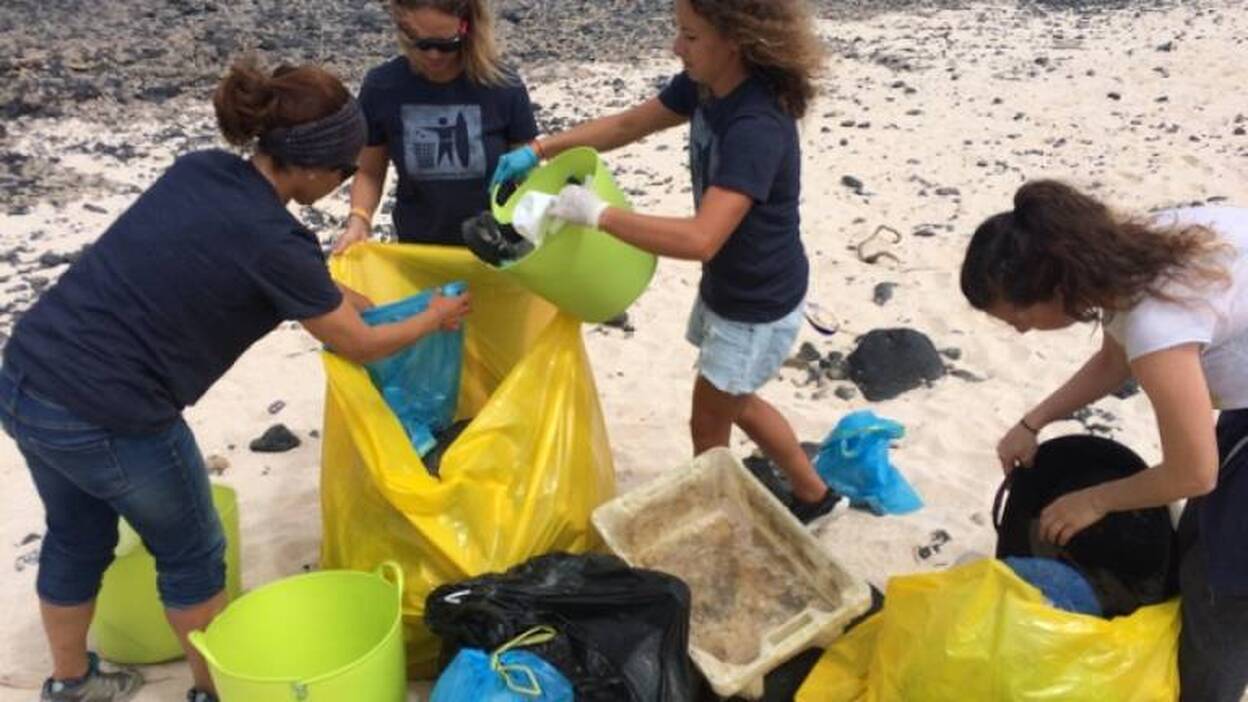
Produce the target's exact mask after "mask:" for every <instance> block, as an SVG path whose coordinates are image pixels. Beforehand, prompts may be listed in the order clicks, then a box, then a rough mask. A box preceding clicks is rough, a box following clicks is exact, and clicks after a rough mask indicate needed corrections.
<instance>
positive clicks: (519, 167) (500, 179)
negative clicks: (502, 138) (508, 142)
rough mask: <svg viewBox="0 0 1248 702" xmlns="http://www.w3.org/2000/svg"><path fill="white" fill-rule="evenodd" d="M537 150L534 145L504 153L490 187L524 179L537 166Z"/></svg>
mask: <svg viewBox="0 0 1248 702" xmlns="http://www.w3.org/2000/svg"><path fill="white" fill-rule="evenodd" d="M537 164H538V158H537V152H536V151H534V150H533V147H532V146H522V147H520V148H518V149H513V150H511V151H508V152H507V153H505V154H503V156H502V158H500V159H498V166H497V167H496V168H495V169H494V177H493V178H491V179H490V188H491V189H493V188H494V187H495V186H498V185H502V184H503V183H507V182H510V181H513V180H523V179H524V177H525V176H526V175H528V174H529V171H531V170H533V169H534V168H536V167H537Z"/></svg>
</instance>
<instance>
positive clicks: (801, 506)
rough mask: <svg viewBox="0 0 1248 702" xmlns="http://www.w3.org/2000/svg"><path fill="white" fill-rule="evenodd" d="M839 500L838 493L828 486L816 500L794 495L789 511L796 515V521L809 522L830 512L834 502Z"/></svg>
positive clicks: (834, 504)
mask: <svg viewBox="0 0 1248 702" xmlns="http://www.w3.org/2000/svg"><path fill="white" fill-rule="evenodd" d="M840 501H841V496H840V495H838V494H837V493H836V491H835V490H833V489H832V488H828V491H827V492H826V493H824V494H823V497H821V498H820V499H819V500H818V501H816V502H806V501H804V500H799V499H797V496H796V495H794V496H793V502H792V504H790V505H789V511H790V512H792V513H793V516H794V517H797V521H799V522H801V523H802V524H810V523H811V522H813V521H815V520H816V519H818V518H820V517H822V516H823V515H825V514H827V513H828V512H831V511H832V509H833V508H834V507H836V503H838V502H840Z"/></svg>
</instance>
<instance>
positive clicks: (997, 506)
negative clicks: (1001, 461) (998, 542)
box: [992, 464, 1022, 534]
mask: <svg viewBox="0 0 1248 702" xmlns="http://www.w3.org/2000/svg"><path fill="white" fill-rule="evenodd" d="M1017 470H1022V466H1020V465H1018V464H1015V465H1014V470H1012V471H1010V472H1009V473H1007V474H1006V476H1005V480H1002V481H1001V487H999V488H997V495H996V497H993V498H992V528H993V529H996V530H997V533H998V534H1000V533H1001V520H1002V519H1004V518H1005V515H1004V514H1003V512H1004V511H1005V496H1006V494H1007V493H1009V491H1010V486H1011V485H1012V484H1013V483H1014V471H1017Z"/></svg>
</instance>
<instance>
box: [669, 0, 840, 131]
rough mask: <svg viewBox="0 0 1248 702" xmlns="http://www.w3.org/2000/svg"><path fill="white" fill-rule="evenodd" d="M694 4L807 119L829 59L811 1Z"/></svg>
mask: <svg viewBox="0 0 1248 702" xmlns="http://www.w3.org/2000/svg"><path fill="white" fill-rule="evenodd" d="M689 6H690V7H692V8H693V11H694V12H696V13H698V15H700V16H701V17H704V18H706V20H707V21H709V22H710V23H711V25H712V26H713V27H715V30H716V31H718V32H719V33H720V34H722V35H724V36H725V37H726V38H728V40H729V41H732V42H733V43H735V44H736V45H737V46H739V47H740V48H741V58H742V60H744V61H745V65H746V68H748V69H749V70H750V72H752V73H754V74H756V75H758V76H760V77H761V78H762V79H763V80H764V81H766V82H767V83H768V85H770V86H771V89H772V91H774V92H775V94H776V99H777V100H779V102H780V108H781V109H782V110H784V112H785V113H786V114H788V115H791V116H792V117H795V118H797V119H801V118H802V117H804V116H805V115H806V110H807V108H809V107H810V103H811V101H812V100H814V97H815V93H816V92H818V91H817V88H816V86H815V79H816V78H817V77H818V75H819V74H820V73H821V72H822V71H823V60H824V48H823V41H822V40H821V39H820V38H819V35H818V34H816V33H815V20H814V15H813V13H812V12H811V9H810V5H809V4H808V3H807V2H806V0H689Z"/></svg>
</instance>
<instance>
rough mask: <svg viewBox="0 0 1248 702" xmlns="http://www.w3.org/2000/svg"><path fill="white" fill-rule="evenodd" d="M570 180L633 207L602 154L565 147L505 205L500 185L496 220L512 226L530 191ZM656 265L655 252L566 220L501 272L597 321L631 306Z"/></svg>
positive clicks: (554, 190)
mask: <svg viewBox="0 0 1248 702" xmlns="http://www.w3.org/2000/svg"><path fill="white" fill-rule="evenodd" d="M569 179H572V180H575V181H576V182H577V183H581V184H583V185H585V187H587V188H589V189H590V190H593V191H594V192H595V193H597V195H598V196H599V197H601V198H602V199H603V201H605V202H606V203H608V204H610V205H613V206H615V207H621V208H624V209H632V206H631V205H630V204H629V202H628V198H626V197H625V196H624V193H622V192H621V191H620V189H619V187H618V186H616V184H615V179H614V178H612V177H611V171H610V170H609V169H608V168H607V167H606V164H604V163H603V162H602V159H601V158H599V156H598V152H597V151H595V150H593V149H590V148H584V147H582V148H576V149H571V150H568V151H565V152H563V153H562V154H559V155H558V156H556V157H555V158H554V159H552V160H550V161H549V162H547V163H546V164H544V165H542V166H540V167H538V168H536V169H534V170H533V171H532V172H530V173H529V176H528V178H526V179H525V181H524V182H523V183H522V184H521V185H520V187H519V188H518V189H517V190H516V191H515V192H514V193H512V194H511V195H510V196H509V197H508V198H507V200H506V201H505V202H503V203H499V202H498V191H497V188H496V189H495V191H494V193H493V194H492V196H491V198H490V200H491V203H492V207H493V214H494V219H495V220H496V221H498V222H499V223H500V224H510V223H511V221H512V212H513V211H514V209H515V206H516V204H517V203H518V202H520V199H521V198H522V197H524V195H525V193H528V192H530V191H537V192H542V193H546V194H548V195H557V194H559V191H560V190H562V189H563V187H564V186H565V185H567V184H568V181H569ZM656 265H657V260H656V259H655V256H654V254H651V253H647V252H645V251H642V250H641V249H639V248H637V247H635V246H633V245H631V244H626V243H624V242H623V241H620V240H619V239H617V238H615V237H613V236H611V235H610V234H608V233H606V232H604V231H602V230H599V229H594V228H592V227H582V226H577V225H574V224H566V225H564V226H563V227H561V228H560V229H558V230H557V231H554V232H552V233H550V234H549V235H547V236H546V237H545V239H543V240H542V245H541V246H538V247H537V248H536V249H534V250H533V251H532V252H530V253H529V254H528V255H526V256H524V257H523V258H521V259H519V260H517V261H514V262H512V263H509V264H505V265H504V266H502V267H501V268H500V269H499V270H501V271H502V272H503V273H505V274H507V275H509V276H511V277H512V278H515V279H516V281H517V282H519V283H520V284H521V285H523V286H524V287H526V288H528V289H529V290H532V291H533V292H535V293H537V294H538V295H541V296H542V297H544V298H546V299H547V300H549V301H550V302H551V303H553V304H554V305H555V306H556V307H558V308H560V309H562V310H563V311H565V312H568V313H569V314H571V315H573V316H575V317H578V318H580V319H582V320H584V321H586V322H594V323H596V322H605V321H606V320H608V319H611V318H612V317H614V316H616V315H618V314H620V313H621V312H623V311H624V310H626V309H628V306H629V305H631V304H633V301H634V300H636V299H637V298H638V297H639V296H640V295H641V293H642V292H644V291H645V289H646V286H648V285H649V284H650V279H651V278H652V277H654V269H655V266H656Z"/></svg>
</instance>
